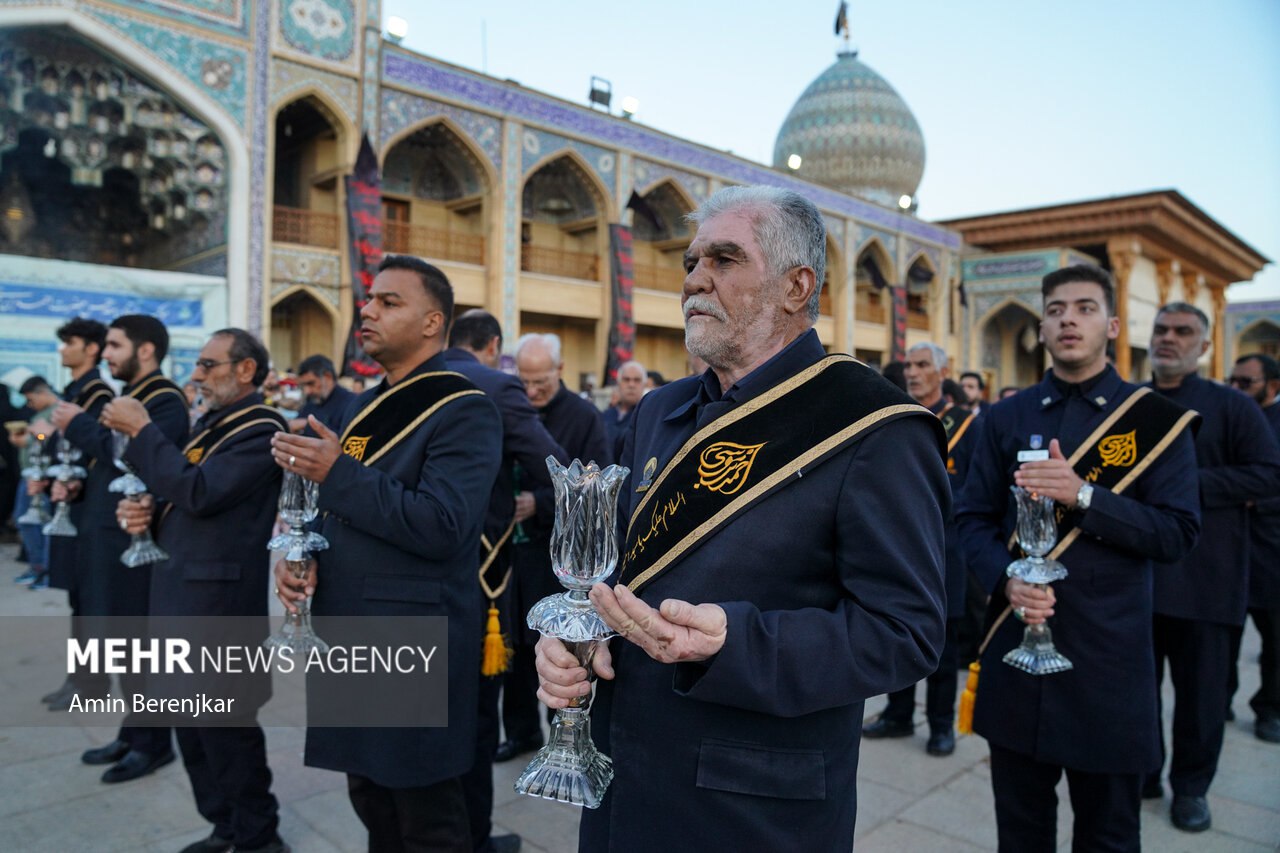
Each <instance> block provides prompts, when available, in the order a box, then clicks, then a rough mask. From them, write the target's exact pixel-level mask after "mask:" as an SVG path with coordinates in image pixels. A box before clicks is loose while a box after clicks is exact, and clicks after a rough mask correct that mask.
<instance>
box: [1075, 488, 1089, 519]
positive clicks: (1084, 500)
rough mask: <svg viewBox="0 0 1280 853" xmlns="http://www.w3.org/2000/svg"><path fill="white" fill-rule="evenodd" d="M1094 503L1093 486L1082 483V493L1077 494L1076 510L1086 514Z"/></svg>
mask: <svg viewBox="0 0 1280 853" xmlns="http://www.w3.org/2000/svg"><path fill="white" fill-rule="evenodd" d="M1092 502H1093V484H1092V483H1081V484H1080V491H1078V492H1076V509H1078V510H1079V511H1080V512H1084V511H1085V510H1087V509H1088V508H1089V504H1090V503H1092Z"/></svg>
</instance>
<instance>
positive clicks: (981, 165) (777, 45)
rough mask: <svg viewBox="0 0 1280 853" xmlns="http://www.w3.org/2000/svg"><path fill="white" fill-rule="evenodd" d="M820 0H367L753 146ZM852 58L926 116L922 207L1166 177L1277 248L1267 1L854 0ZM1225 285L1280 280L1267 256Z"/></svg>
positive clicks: (828, 26)
mask: <svg viewBox="0 0 1280 853" xmlns="http://www.w3.org/2000/svg"><path fill="white" fill-rule="evenodd" d="M838 5H839V3H838V2H837V0H792V2H787V3H779V2H776V0H774V2H763V0H681V2H676V1H675V0H647V2H634V0H633V2H630V3H608V2H598V1H597V2H585V0H544V2H528V0H524V2H514V0H470V2H467V3H458V2H456V0H455V2H439V0H384V16H391V15H398V16H400V17H402V18H404V19H406V20H407V21H408V22H409V34H408V37H407V38H406V39H405V41H404V44H405V46H406V47H409V48H411V49H413V50H417V51H420V52H422V53H425V54H428V55H430V56H434V57H437V58H439V59H443V60H445V61H447V62H452V63H455V64H457V65H461V66H464V67H467V68H471V69H475V70H477V71H485V72H487V73H489V74H491V75H493V76H495V77H499V78H511V79H514V80H517V81H519V82H520V83H521V84H523V85H525V86H528V87H530V88H533V89H538V90H540V91H543V92H547V93H549V94H552V95H556V96H559V97H562V98H565V99H568V100H570V101H574V102H576V103H585V102H586V94H587V89H588V82H589V80H590V77H591V76H592V75H597V76H600V77H604V78H606V79H608V80H610V81H611V82H612V84H613V92H614V110H615V112H616V111H617V108H618V104H619V103H620V101H621V99H622V98H623V97H626V96H633V97H636V98H638V99H639V100H640V110H639V113H638V115H637V117H636V119H637V121H639V122H641V123H643V124H646V125H649V126H652V127H654V128H657V129H659V130H663V131H666V132H668V133H673V134H676V135H678V136H682V137H685V138H687V139H690V140H693V141H695V142H700V143H702V144H704V145H709V146H712V147H715V148H722V149H726V150H731V151H733V152H735V153H737V154H739V155H741V156H743V157H747V158H750V159H752V160H757V161H760V162H763V163H770V162H771V160H772V157H773V144H774V139H775V137H776V136H777V133H778V129H779V127H780V126H781V125H782V121H783V120H784V119H785V118H786V115H787V113H788V111H789V110H790V109H791V105H792V104H793V103H794V102H795V100H796V98H798V97H799V96H800V93H801V92H803V91H804V89H805V87H806V86H808V84H809V83H810V82H811V81H812V80H813V79H814V78H815V77H817V76H818V74H820V73H821V72H822V71H823V69H825V68H826V67H827V66H828V65H830V64H831V63H832V62H834V61H835V53H836V51H837V50H838V49H839V48H840V45H841V42H840V40H839V39H837V38H836V37H835V36H834V35H833V34H832V31H833V24H834V20H835V13H836V9H837V6H838ZM849 20H850V24H851V27H852V31H853V44H854V46H855V47H856V48H857V49H858V51H859V57H860V58H861V59H862V61H863V62H865V63H867V64H868V65H870V66H871V67H872V68H874V69H875V70H876V71H877V72H879V73H880V74H881V75H883V76H884V77H885V78H886V79H887V80H888V81H889V82H890V84H892V85H893V86H894V87H895V88H896V89H897V90H898V92H899V94H901V95H902V97H903V98H905V99H906V101H907V103H908V104H909V105H910V107H911V109H912V111H913V112H914V113H915V115H916V118H917V120H918V121H919V122H920V126H921V128H922V129H923V131H924V138H925V147H926V150H927V162H926V165H925V173H924V180H923V182H922V183H921V185H920V189H919V192H918V198H919V201H920V209H919V214H920V216H921V217H922V218H925V219H945V218H949V217H954V216H961V215H966V214H974V213H985V212H993V211H998V210H1009V209H1016V208H1021V207H1034V206H1039V205H1044V204H1052V203H1056V202H1066V201H1076V200H1080V199H1087V198H1097V197H1103V196H1110V195H1124V194H1128V193H1134V192H1141V191H1144V190H1152V189H1166V188H1174V189H1178V190H1180V191H1181V192H1182V193H1183V195H1185V196H1187V197H1188V198H1189V199H1191V201H1192V202H1193V203H1195V204H1196V205H1198V206H1199V207H1200V208H1201V209H1203V210H1204V211H1205V212H1207V213H1208V214H1209V215H1210V216H1212V217H1214V218H1215V219H1217V220H1218V221H1219V222H1220V223H1222V224H1223V225H1224V226H1226V227H1227V228H1228V229H1229V230H1231V231H1232V232H1233V233H1235V234H1236V235H1237V236H1239V237H1240V238H1241V239H1242V240H1244V241H1245V242H1246V243H1249V244H1250V245H1251V246H1253V247H1254V248H1255V249H1257V250H1258V251H1260V252H1261V253H1262V254H1264V255H1266V256H1267V257H1269V258H1272V259H1277V258H1280V49H1277V45H1278V44H1280V2H1278V0H1217V2H1212V3H1210V2H1207V0H1121V2H1116V1H1115V0H1111V2H1102V1H1101V0H1074V2H1071V3H1053V2H1047V1H1046V0H965V2H959V0H881V2H877V3H869V2H859V0H852V2H851V3H850V9H849ZM1230 295H1231V299H1232V300H1233V301H1239V300H1242V299H1280V270H1277V268H1276V266H1275V265H1274V264H1272V265H1270V266H1268V267H1267V268H1266V270H1265V271H1264V272H1263V273H1262V274H1260V275H1259V277H1258V278H1257V279H1256V280H1255V281H1254V283H1252V284H1250V285H1242V286H1237V287H1233V288H1232V289H1231V291H1230Z"/></svg>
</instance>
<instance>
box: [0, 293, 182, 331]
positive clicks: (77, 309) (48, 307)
mask: <svg viewBox="0 0 1280 853" xmlns="http://www.w3.org/2000/svg"><path fill="white" fill-rule="evenodd" d="M2 314H9V315H14V316H21V317H54V318H58V319H65V318H67V317H77V316H78V317H89V318H92V319H94V320H100V321H102V322H103V323H109V322H111V321H112V320H114V319H115V318H116V317H119V316H120V315H121V314H152V315H154V316H156V317H158V318H160V320H162V321H163V322H164V324H165V325H166V326H170V327H173V328H195V329H198V328H200V327H201V326H203V325H204V305H203V303H202V302H201V301H200V300H199V299H153V298H149V297H145V296H138V295H135V294H130V293H110V292H104V291H101V290H76V289H73V288H61V287H44V286H41V285H38V284H27V283H25V282H8V281H0V315H2Z"/></svg>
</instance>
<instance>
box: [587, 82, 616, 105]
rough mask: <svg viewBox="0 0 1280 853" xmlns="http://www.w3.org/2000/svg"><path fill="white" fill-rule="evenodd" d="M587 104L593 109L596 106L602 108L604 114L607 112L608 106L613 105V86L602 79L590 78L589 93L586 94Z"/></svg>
mask: <svg viewBox="0 0 1280 853" xmlns="http://www.w3.org/2000/svg"><path fill="white" fill-rule="evenodd" d="M587 102H588V103H589V104H591V106H592V107H595V106H596V105H597V104H599V105H600V106H602V107H604V109H605V112H608V111H609V105H610V104H612V103H613V84H612V83H610V82H609V81H608V80H606V79H604V78H603V77H595V76H593V77H592V78H591V91H590V92H588V93H587Z"/></svg>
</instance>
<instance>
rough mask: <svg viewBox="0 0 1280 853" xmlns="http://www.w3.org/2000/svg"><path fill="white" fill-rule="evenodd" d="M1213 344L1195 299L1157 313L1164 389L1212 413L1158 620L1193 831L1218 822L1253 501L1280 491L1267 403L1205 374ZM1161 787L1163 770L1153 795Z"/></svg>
mask: <svg viewBox="0 0 1280 853" xmlns="http://www.w3.org/2000/svg"><path fill="white" fill-rule="evenodd" d="M1209 340H1210V338H1209V318H1208V317H1207V316H1205V313H1204V312H1203V311H1201V310H1200V309H1199V308H1197V307H1195V306H1194V305H1191V304H1189V303H1186V302H1173V303H1170V304H1168V305H1165V306H1164V307H1163V308H1161V309H1160V310H1159V312H1157V314H1156V319H1155V323H1154V325H1153V327H1152V332H1151V348H1150V354H1151V367H1152V372H1153V373H1154V375H1155V382H1154V387H1155V388H1156V390H1158V391H1159V392H1160V393H1161V394H1163V395H1165V396H1166V397H1168V398H1169V399H1171V400H1173V401H1174V402H1176V403H1178V404H1179V405H1182V406H1185V407H1186V408H1189V409H1194V410H1195V411H1197V412H1199V413H1200V416H1201V418H1203V421H1202V423H1201V425H1200V430H1199V432H1198V433H1197V434H1196V441H1195V446H1196V465H1197V468H1198V473H1199V485H1200V500H1201V504H1202V505H1201V514H1202V518H1203V521H1202V527H1201V532H1200V541H1199V543H1198V544H1197V545H1196V547H1195V549H1194V550H1193V551H1192V552H1191V553H1190V554H1187V555H1186V556H1185V557H1184V558H1182V559H1181V560H1177V561H1172V562H1170V563H1169V564H1168V565H1163V566H1158V567H1157V568H1156V576H1155V618H1154V622H1153V625H1154V634H1155V652H1156V658H1155V661H1156V684H1157V692H1156V698H1157V700H1158V699H1159V696H1160V694H1159V691H1158V686H1159V683H1160V681H1161V680H1163V677H1164V668H1165V663H1166V662H1168V666H1169V677H1170V680H1172V681H1173V690H1174V696H1175V704H1174V709H1173V743H1172V750H1171V758H1170V762H1169V785H1170V787H1172V788H1173V805H1172V807H1171V809H1170V815H1171V818H1172V820H1173V825H1174V826H1176V827H1178V828H1179V829H1183V830H1186V831H1188V832H1200V831H1203V830H1205V829H1208V828H1209V824H1210V814H1209V801H1208V800H1207V799H1206V797H1205V795H1206V794H1207V793H1208V791H1209V785H1210V784H1211V783H1212V782H1213V776H1214V773H1215V772H1216V770H1217V767H1218V755H1219V753H1221V751H1222V737H1223V725H1224V724H1225V722H1226V720H1225V715H1226V708H1227V702H1228V696H1227V683H1228V679H1229V676H1228V670H1229V668H1230V665H1231V637H1232V635H1233V633H1234V632H1235V630H1236V629H1238V628H1240V627H1241V626H1243V625H1244V620H1245V614H1246V608H1247V607H1248V600H1249V505H1250V504H1251V503H1253V502H1254V501H1258V500H1262V499H1264V498H1269V497H1274V496H1275V495H1276V493H1277V492H1280V444H1277V442H1276V439H1275V435H1274V433H1273V432H1272V430H1271V428H1270V426H1269V425H1268V424H1267V420H1266V418H1264V417H1263V416H1262V412H1261V411H1260V410H1259V408H1258V406H1257V404H1256V403H1254V402H1253V401H1252V400H1250V399H1249V398H1248V397H1245V396H1244V395H1243V394H1240V393H1238V392H1236V391H1233V390H1232V389H1231V388H1228V387H1227V386H1225V385H1219V384H1217V383H1216V382H1210V381H1209V380H1207V379H1202V378H1201V377H1200V376H1199V375H1198V374H1197V373H1196V367H1197V364H1198V362H1199V360H1200V358H1201V356H1203V355H1204V354H1205V353H1206V352H1207V351H1208V349H1209ZM1188 473H1189V472H1188ZM1161 733H1162V737H1161V747H1162V751H1163V746H1164V738H1163V729H1161ZM1162 757H1163V756H1162ZM1161 793H1162V792H1161V789H1160V775H1159V773H1158V772H1157V773H1156V774H1154V775H1153V776H1151V777H1148V779H1147V783H1146V785H1145V787H1144V789H1143V796H1145V797H1151V798H1155V797H1158V796H1160V795H1161Z"/></svg>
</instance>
